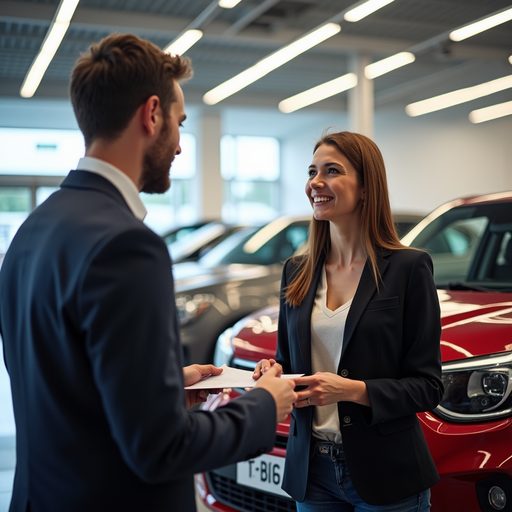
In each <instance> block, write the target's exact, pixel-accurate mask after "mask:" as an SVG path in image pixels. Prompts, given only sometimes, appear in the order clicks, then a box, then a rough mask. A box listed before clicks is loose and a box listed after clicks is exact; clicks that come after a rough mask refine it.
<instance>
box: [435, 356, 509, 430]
mask: <svg viewBox="0 0 512 512" xmlns="http://www.w3.org/2000/svg"><path fill="white" fill-rule="evenodd" d="M442 380H443V384H444V395H443V398H442V400H441V402H440V404H439V406H438V407H437V408H436V410H435V412H436V414H438V415H439V416H441V417H443V418H445V419H447V420H449V421H454V422H478V421H489V420H496V419H499V418H503V417H505V416H512V353H511V352H506V353H500V354H491V355H488V356H481V357H472V358H468V359H461V360H457V361H450V362H448V363H445V364H443V376H442Z"/></svg>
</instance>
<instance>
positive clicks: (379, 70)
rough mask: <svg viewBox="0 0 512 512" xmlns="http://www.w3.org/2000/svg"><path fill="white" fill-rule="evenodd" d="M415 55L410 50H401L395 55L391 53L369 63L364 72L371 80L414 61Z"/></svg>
mask: <svg viewBox="0 0 512 512" xmlns="http://www.w3.org/2000/svg"><path fill="white" fill-rule="evenodd" d="M415 60H416V57H415V56H414V53H411V52H401V53H397V54H396V55H392V56H391V57H388V58H387V59H382V60H379V61H378V62H374V63H373V64H369V65H368V66H366V67H365V68H364V74H365V76H366V78H369V79H370V80H372V79H373V78H377V77H378V76H381V75H385V74H386V73H389V72H390V71H393V70H394V69H397V68H401V67H402V66H405V65H407V64H410V63H411V62H414V61H415Z"/></svg>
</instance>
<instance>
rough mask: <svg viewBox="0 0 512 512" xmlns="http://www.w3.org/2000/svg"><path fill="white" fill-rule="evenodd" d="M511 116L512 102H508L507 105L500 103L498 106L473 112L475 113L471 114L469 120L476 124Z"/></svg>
mask: <svg viewBox="0 0 512 512" xmlns="http://www.w3.org/2000/svg"><path fill="white" fill-rule="evenodd" d="M511 115H512V101H506V102H505V103H498V104H497V105H491V106H490V107H485V108H479V109H478V110H473V112H470V113H469V120H470V121H471V122H472V123H475V124H476V123H483V122H485V121H490V120H491V119H498V118H499V117H505V116H511Z"/></svg>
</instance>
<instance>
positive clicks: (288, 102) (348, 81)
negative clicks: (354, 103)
mask: <svg viewBox="0 0 512 512" xmlns="http://www.w3.org/2000/svg"><path fill="white" fill-rule="evenodd" d="M356 85H357V75H356V74H355V73H348V74H346V75H343V76H340V77H339V78H335V79H334V80H330V81H329V82H325V83H324V84H321V85H317V86H316V87H313V88H312V89H308V90H307V91H304V92H301V93H300V94H296V95H295V96H291V97H290V98H287V99H285V100H283V101H281V102H280V103H279V110H280V111H281V112H283V113H284V114H289V113H290V112H295V111H296V110H299V109H300V108H304V107H307V106H308V105H311V104H313V103H317V102H318V101H322V100H325V99H326V98H330V97H331V96H334V95H335V94H339V93H340V92H343V91H346V90H347V89H352V87H355V86H356Z"/></svg>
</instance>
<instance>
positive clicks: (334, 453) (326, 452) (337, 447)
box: [311, 438, 345, 460]
mask: <svg viewBox="0 0 512 512" xmlns="http://www.w3.org/2000/svg"><path fill="white" fill-rule="evenodd" d="M311 444H312V450H311V455H312V456H313V455H320V456H321V457H329V458H330V459H331V460H340V459H344V458H345V453H344V451H343V445H342V444H335V443H331V442H328V441H317V440H316V439H315V438H313V439H312V440H311Z"/></svg>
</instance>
